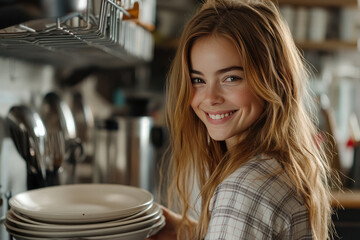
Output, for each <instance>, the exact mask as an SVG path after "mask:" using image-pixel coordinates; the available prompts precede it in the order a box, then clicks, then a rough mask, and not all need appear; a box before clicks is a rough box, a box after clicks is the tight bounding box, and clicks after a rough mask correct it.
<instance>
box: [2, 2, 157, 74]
mask: <svg viewBox="0 0 360 240" xmlns="http://www.w3.org/2000/svg"><path fill="white" fill-rule="evenodd" d="M144 1H146V0H143V1H127V2H126V3H125V1H121V2H120V1H116V0H101V1H100V6H99V7H98V10H97V11H96V10H94V9H95V8H96V6H94V5H92V4H94V2H90V1H88V4H89V6H88V8H87V11H86V12H84V13H81V12H75V13H72V14H69V15H67V16H65V17H62V18H57V19H56V21H53V22H51V23H50V24H46V26H45V27H44V28H42V29H40V30H37V29H34V28H32V27H31V23H29V24H27V25H25V24H21V25H17V26H14V27H12V28H11V29H10V31H9V30H8V29H7V30H6V31H4V32H1V33H0V55H1V56H4V57H14V58H18V59H22V60H26V61H32V62H38V63H47V64H49V63H50V64H53V65H55V66H58V67H73V68H76V67H81V66H89V65H95V66H102V67H114V66H119V65H133V64H136V63H139V62H146V61H150V60H152V58H153V37H152V33H151V31H152V30H153V24H152V23H144V21H142V20H141V19H140V18H139V12H140V11H149V10H150V11H151V9H142V6H144V7H145V6H149V4H148V5H145V4H144V5H143V2H144ZM153 2H154V1H153ZM11 31H13V32H11ZM15 31H16V32H15Z"/></svg>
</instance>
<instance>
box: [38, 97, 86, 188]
mask: <svg viewBox="0 0 360 240" xmlns="http://www.w3.org/2000/svg"><path fill="white" fill-rule="evenodd" d="M40 114H41V117H42V119H43V121H44V124H45V126H46V129H47V132H48V133H58V132H62V133H63V135H64V139H65V153H66V155H65V156H66V157H65V160H66V162H68V163H70V164H71V165H68V166H66V168H64V170H65V171H67V173H66V174H67V175H68V178H67V180H65V182H66V183H74V182H75V168H76V162H79V161H82V160H83V159H84V157H85V150H84V146H83V144H82V142H81V140H80V139H79V138H77V137H76V126H75V120H74V117H73V114H72V112H71V109H70V106H69V105H68V104H67V103H66V102H65V101H64V100H63V99H62V98H61V97H60V95H58V94H57V93H55V92H49V93H48V94H46V95H45V97H44V99H43V102H42V105H41V108H40Z"/></svg>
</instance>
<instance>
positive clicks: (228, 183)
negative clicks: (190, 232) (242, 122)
mask: <svg viewBox="0 0 360 240" xmlns="http://www.w3.org/2000/svg"><path fill="white" fill-rule="evenodd" d="M281 169H282V168H281V165H280V164H279V163H278V161H276V160H275V159H264V157H260V156H259V157H257V158H255V159H253V160H252V161H249V162H247V163H246V164H244V165H243V166H241V167H240V168H239V169H237V170H236V171H235V172H234V173H233V174H231V175H230V176H229V177H228V178H226V179H225V180H224V181H223V182H222V183H221V184H220V185H219V186H218V187H217V188H216V190H215V193H214V195H213V197H212V199H211V202H210V207H209V208H210V209H209V210H210V214H211V219H210V223H209V228H208V232H207V235H206V237H205V240H215V239H216V240H233V239H234V240H235V239H244V240H245V239H246V240H252V239H266V240H268V239H312V234H311V228H310V225H309V215H308V210H307V208H306V206H305V205H304V202H303V199H302V197H300V196H298V195H297V194H296V191H295V188H294V187H293V186H292V184H291V181H290V179H289V177H288V176H287V175H286V173H284V172H283V171H281Z"/></svg>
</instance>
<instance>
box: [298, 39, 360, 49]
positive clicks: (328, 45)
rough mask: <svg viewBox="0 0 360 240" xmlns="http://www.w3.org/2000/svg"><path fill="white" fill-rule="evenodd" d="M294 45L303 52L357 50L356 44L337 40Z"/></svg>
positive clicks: (305, 42) (304, 42)
mask: <svg viewBox="0 0 360 240" xmlns="http://www.w3.org/2000/svg"><path fill="white" fill-rule="evenodd" d="M296 45H297V46H298V47H299V48H301V49H303V50H324V51H334V50H357V47H358V45H357V42H356V41H353V42H344V41H339V40H326V41H321V42H310V41H303V42H296Z"/></svg>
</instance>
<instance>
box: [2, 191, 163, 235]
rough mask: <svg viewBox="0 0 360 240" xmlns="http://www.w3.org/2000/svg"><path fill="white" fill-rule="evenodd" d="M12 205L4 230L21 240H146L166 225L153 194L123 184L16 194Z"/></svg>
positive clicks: (11, 200) (11, 201)
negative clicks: (145, 239)
mask: <svg viewBox="0 0 360 240" xmlns="http://www.w3.org/2000/svg"><path fill="white" fill-rule="evenodd" d="M9 204H10V207H11V208H10V210H9V211H8V212H7V216H6V221H5V225H6V228H7V231H8V232H9V233H10V235H12V236H13V237H14V238H15V239H17V240H20V239H24V240H44V239H59V240H65V239H89V240H90V239H92V240H100V239H101V240H110V239H113V240H115V239H116V240H125V239H126V240H140V239H141V240H142V239H144V238H147V237H149V236H151V235H153V234H155V233H157V232H158V231H159V230H160V229H161V228H162V227H164V225H165V218H164V216H163V215H162V211H161V209H160V208H159V206H158V205H157V204H156V203H154V202H153V196H152V194H151V193H149V192H148V191H145V190H143V189H140V188H136V187H130V186H123V185H115V184H74V185H64V186H55V187H47V188H41V189H36V190H30V191H27V192H23V193H20V194H17V195H15V196H14V197H12V198H11V199H10V202H9Z"/></svg>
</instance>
